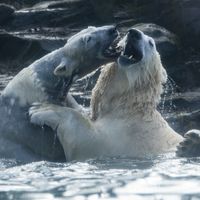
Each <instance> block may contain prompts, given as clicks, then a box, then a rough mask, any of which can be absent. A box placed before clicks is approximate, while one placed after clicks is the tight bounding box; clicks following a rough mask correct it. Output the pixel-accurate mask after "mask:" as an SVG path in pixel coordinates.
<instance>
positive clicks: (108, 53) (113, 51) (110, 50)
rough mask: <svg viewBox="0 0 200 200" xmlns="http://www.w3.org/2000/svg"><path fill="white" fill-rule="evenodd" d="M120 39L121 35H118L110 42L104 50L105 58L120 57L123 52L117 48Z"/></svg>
mask: <svg viewBox="0 0 200 200" xmlns="http://www.w3.org/2000/svg"><path fill="white" fill-rule="evenodd" d="M119 40H120V37H116V39H115V40H114V41H113V42H112V43H110V44H109V45H108V46H107V47H106V48H105V49H104V51H103V56H104V57H105V58H113V59H115V58H118V57H119V56H120V54H121V50H120V49H119V48H117V44H118V42H119Z"/></svg>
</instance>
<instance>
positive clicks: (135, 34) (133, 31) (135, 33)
mask: <svg viewBox="0 0 200 200" xmlns="http://www.w3.org/2000/svg"><path fill="white" fill-rule="evenodd" d="M128 34H129V36H130V37H131V38H133V39H136V40H140V39H142V33H141V32H140V31H138V30H137V29H130V30H129V31H128Z"/></svg>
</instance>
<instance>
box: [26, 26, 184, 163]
mask: <svg viewBox="0 0 200 200" xmlns="http://www.w3.org/2000/svg"><path fill="white" fill-rule="evenodd" d="M119 46H120V47H121V48H122V54H121V56H120V57H119V59H118V61H117V63H110V64H107V65H106V66H104V68H103V70H102V72H101V75H100V77H99V79H98V82H97V84H96V86H95V88H94V89H93V92H92V100H91V109H92V110H91V111H92V113H91V115H92V119H89V118H87V117H85V116H83V115H81V114H80V113H79V112H77V111H75V110H73V109H70V108H62V107H59V106H56V105H52V104H42V105H41V104H35V105H34V106H33V107H32V108H31V109H30V111H29V114H30V116H31V122H32V123H34V124H39V125H44V124H46V125H48V126H50V127H51V128H53V129H54V130H57V134H58V137H59V140H60V142H61V144H62V146H63V148H64V151H65V156H66V158H67V159H68V160H72V159H87V158H91V157H96V156H129V157H146V156H154V155H158V154H161V153H164V152H168V151H171V150H175V148H176V147H177V145H178V144H179V143H180V142H182V141H183V137H182V136H180V135H179V134H178V133H176V132H175V131H174V130H173V129H172V128H170V126H169V125H168V123H167V122H166V121H165V120H164V119H163V117H162V116H161V115H160V113H159V112H158V111H157V110H156V108H157V105H158V103H159V101H160V95H161V93H162V89H163V86H162V85H163V83H165V82H166V80H167V74H166V71H165V69H164V68H163V66H162V64H161V60H160V56H159V53H158V52H157V50H156V46H155V43H154V40H153V39H152V38H151V37H148V36H147V35H145V34H143V33H142V32H141V31H138V30H136V29H131V30H129V32H128V33H127V35H126V36H125V37H124V38H123V39H122V40H121V41H120V43H119ZM183 143H184V142H182V143H181V144H183Z"/></svg>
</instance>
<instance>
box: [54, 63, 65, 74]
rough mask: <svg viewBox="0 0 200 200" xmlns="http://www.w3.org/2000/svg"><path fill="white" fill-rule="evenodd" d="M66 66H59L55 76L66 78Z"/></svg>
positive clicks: (55, 70)
mask: <svg viewBox="0 0 200 200" xmlns="http://www.w3.org/2000/svg"><path fill="white" fill-rule="evenodd" d="M66 71H67V70H66V66H65V65H63V64H60V65H58V66H57V67H56V68H55V69H54V72H53V73H54V75H56V76H64V75H66V74H67V73H66Z"/></svg>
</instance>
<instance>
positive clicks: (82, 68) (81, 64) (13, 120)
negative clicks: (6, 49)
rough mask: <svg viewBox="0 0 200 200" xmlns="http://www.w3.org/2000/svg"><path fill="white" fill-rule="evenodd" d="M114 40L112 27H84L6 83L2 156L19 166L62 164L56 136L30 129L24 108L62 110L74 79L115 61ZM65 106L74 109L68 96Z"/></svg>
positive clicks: (1, 106)
mask: <svg viewBox="0 0 200 200" xmlns="http://www.w3.org/2000/svg"><path fill="white" fill-rule="evenodd" d="M117 37H118V31H117V29H116V26H113V25H109V26H102V27H88V28H86V29H84V30H82V31H80V32H79V33H77V34H75V35H74V36H72V37H71V38H69V39H68V41H67V43H66V45H65V46H64V47H61V48H59V49H57V50H55V51H53V52H51V53H49V54H47V55H45V56H44V57H42V58H40V59H39V60H37V61H35V62H34V63H32V64H31V65H30V66H28V67H26V68H24V69H23V70H22V71H20V72H19V73H18V74H17V75H16V76H15V77H14V78H13V79H12V80H11V81H10V82H9V83H8V85H7V87H6V88H5V89H4V90H3V92H2V95H1V96H0V115H1V116H2V117H1V120H0V157H4V158H5V157H6V158H8V157H9V158H16V159H18V160H23V161H33V160H41V159H45V160H53V161H56V160H59V161H60V160H63V159H65V156H64V152H63V149H62V146H61V145H60V143H59V141H58V140H57V138H56V133H55V132H53V131H52V129H49V128H46V127H44V128H41V127H36V126H33V125H32V124H30V122H29V119H28V115H27V112H28V108H29V106H30V105H31V104H32V103H33V102H36V101H37V102H49V103H55V104H58V105H62V102H63V101H64V100H65V96H66V93H67V92H68V89H69V88H70V86H71V84H72V82H73V81H74V79H76V78H80V77H82V76H84V75H85V74H87V73H89V72H91V71H93V70H94V69H96V68H98V67H99V66H100V65H102V64H105V63H107V62H110V61H113V60H115V59H116V58H117V57H118V55H119V54H118V53H117V52H116V51H115V49H113V48H112V45H114V44H115V42H114V41H115V39H116V38H117ZM67 103H68V104H70V106H72V107H73V106H74V103H75V100H74V99H73V97H72V96H68V98H67ZM68 104H67V105H68ZM75 105H77V104H75Z"/></svg>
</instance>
